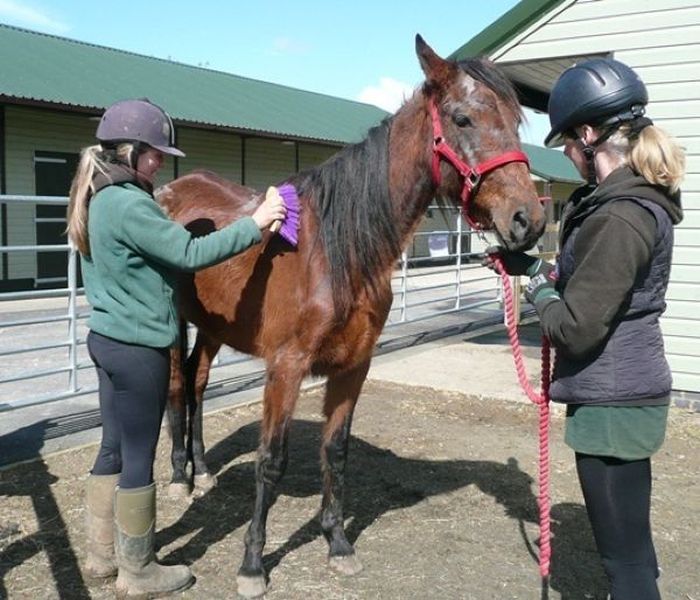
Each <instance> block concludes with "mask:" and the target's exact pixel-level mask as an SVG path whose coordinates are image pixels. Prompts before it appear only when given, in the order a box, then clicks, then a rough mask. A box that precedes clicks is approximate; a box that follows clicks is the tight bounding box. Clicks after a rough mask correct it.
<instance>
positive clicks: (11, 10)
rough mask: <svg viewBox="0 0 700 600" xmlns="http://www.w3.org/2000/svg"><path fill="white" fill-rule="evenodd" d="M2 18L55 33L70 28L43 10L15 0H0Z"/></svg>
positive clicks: (14, 23) (0, 17)
mask: <svg viewBox="0 0 700 600" xmlns="http://www.w3.org/2000/svg"><path fill="white" fill-rule="evenodd" d="M0 19H2V21H3V22H5V23H10V24H13V25H18V26H23V27H30V28H33V29H40V30H45V31H46V30H48V31H51V32H53V33H65V32H66V31H68V30H69V29H70V28H69V27H68V25H66V24H65V23H63V22H62V21H58V20H57V19H54V18H53V17H51V16H50V15H49V14H47V13H46V12H44V11H43V10H40V9H36V8H33V7H31V6H29V5H28V4H24V3H21V2H14V1H13V0H0Z"/></svg>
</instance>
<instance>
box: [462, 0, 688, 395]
mask: <svg viewBox="0 0 700 600" xmlns="http://www.w3.org/2000/svg"><path fill="white" fill-rule="evenodd" d="M699 31H700V2H698V0H667V1H666V2H632V1H627V0H606V1H605V2H596V1H591V0H522V1H521V2H519V3H518V4H517V5H516V6H514V7H513V8H512V9H511V10H509V11H508V12H506V13H505V14H504V15H503V16H502V17H501V18H499V19H497V20H496V21H494V22H493V23H492V24H490V25H489V26H488V27H486V28H485V29H484V30H483V31H481V32H480V33H479V34H478V35H476V36H474V37H473V38H472V39H470V40H467V41H466V42H465V43H464V45H462V46H461V47H460V48H458V49H457V50H455V51H454V52H453V54H452V55H451V58H453V59H461V58H466V57H468V56H474V55H487V56H489V57H490V58H491V59H492V60H494V61H495V62H496V63H497V64H498V65H499V67H500V68H501V69H502V70H503V71H504V72H505V73H506V75H507V76H508V78H509V79H510V80H511V82H512V83H513V84H514V85H515V86H516V88H517V89H518V91H519V93H520V98H521V102H522V103H523V104H524V105H526V106H530V107H532V108H534V109H536V110H541V111H546V109H547V101H548V98H549V93H550V91H551V89H552V86H553V84H554V82H555V81H556V79H557V77H558V76H559V75H560V74H561V72H562V71H563V70H564V69H566V68H567V67H569V66H571V65H573V64H575V63H577V62H580V61H582V60H584V59H586V58H592V57H597V56H609V57H613V58H615V59H617V60H621V61H622V62H624V63H626V64H628V65H629V66H630V67H632V68H633V69H634V70H635V71H636V72H637V73H639V75H640V76H641V78H642V79H643V80H644V82H645V84H646V87H647V90H648V92H649V104H648V107H647V114H648V116H649V117H651V118H652V119H653V121H654V124H655V125H657V126H659V127H661V128H663V129H664V130H666V131H667V132H669V133H670V134H671V135H673V136H675V137H676V139H677V140H678V141H679V142H680V144H681V145H682V146H683V147H684V148H685V151H686V176H685V180H684V182H683V185H682V198H683V199H682V202H683V211H684V218H683V221H682V222H681V223H680V224H679V225H678V226H677V227H676V228H675V243H674V250H673V268H672V270H671V280H670V284H669V288H668V293H667V296H666V300H667V305H668V308H667V310H666V313H665V314H664V316H663V318H662V321H661V325H662V329H663V332H664V344H665V346H666V353H667V357H668V360H669V363H670V365H671V369H672V372H673V385H674V389H676V390H678V391H679V392H680V393H681V394H689V395H690V394H694V395H695V396H694V397H695V398H700V320H699V319H698V316H697V315H698V313H699V312H700V99H699V98H698V90H700V69H699V68H698V67H699V66H700V58H699V57H700V35H698V32H699ZM695 402H696V406H698V405H700V401H695Z"/></svg>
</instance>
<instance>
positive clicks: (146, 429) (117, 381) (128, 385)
mask: <svg viewBox="0 0 700 600" xmlns="http://www.w3.org/2000/svg"><path fill="white" fill-rule="evenodd" d="M87 345H88V351H89V353H90V358H91V359H92V361H93V362H94V363H95V367H96V368H97V377H98V379H99V388H100V392H99V397H100V414H101V416H102V443H101V445H100V450H99V452H98V454H97V459H96V460H95V465H94V466H93V468H92V473H93V474H94V475H114V474H116V473H121V477H120V478H119V487H121V488H123V489H127V488H138V487H144V486H146V485H149V484H151V483H153V461H154V460H155V455H156V446H157V445H158V436H159V434H160V425H161V421H162V420H163V411H164V410H165V402H166V399H167V396H168V380H169V377H170V352H169V351H168V349H167V348H149V347H147V346H137V345H134V344H125V343H123V342H119V341H117V340H114V339H112V338H108V337H105V336H103V335H100V334H98V333H95V332H93V331H91V332H90V333H89V334H88V337H87Z"/></svg>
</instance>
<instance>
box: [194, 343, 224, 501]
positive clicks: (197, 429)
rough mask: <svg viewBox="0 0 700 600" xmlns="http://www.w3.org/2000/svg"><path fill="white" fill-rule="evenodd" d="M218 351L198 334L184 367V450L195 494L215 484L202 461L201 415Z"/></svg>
mask: <svg viewBox="0 0 700 600" xmlns="http://www.w3.org/2000/svg"><path fill="white" fill-rule="evenodd" d="M220 348H221V344H220V343H219V342H216V341H214V340H211V339H210V338H208V337H206V336H205V335H203V334H201V333H199V334H197V340H196V342H195V344H194V348H193V349H192V353H191V354H190V357H189V358H188V360H187V365H186V373H187V383H188V385H187V390H186V391H187V400H188V402H187V404H188V410H189V431H188V440H189V443H188V447H189V449H190V454H191V456H192V474H193V477H194V488H195V490H196V491H197V493H199V494H201V493H203V492H206V491H208V490H210V489H211V488H213V487H214V486H215V485H216V476H215V475H212V474H211V473H210V472H209V468H208V467H207V464H206V462H205V461H204V452H205V449H204V427H203V412H204V391H205V390H206V388H207V384H208V383H209V373H210V371H211V364H212V362H213V361H214V358H215V357H216V353H217V352H218V351H219V349H220Z"/></svg>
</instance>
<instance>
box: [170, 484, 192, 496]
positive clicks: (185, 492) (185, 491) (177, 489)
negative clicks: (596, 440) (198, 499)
mask: <svg viewBox="0 0 700 600" xmlns="http://www.w3.org/2000/svg"><path fill="white" fill-rule="evenodd" d="M189 495H190V485H189V484H188V483H175V482H173V483H171V484H170V485H168V496H170V497H171V498H188V497H189Z"/></svg>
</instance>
